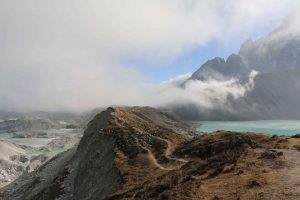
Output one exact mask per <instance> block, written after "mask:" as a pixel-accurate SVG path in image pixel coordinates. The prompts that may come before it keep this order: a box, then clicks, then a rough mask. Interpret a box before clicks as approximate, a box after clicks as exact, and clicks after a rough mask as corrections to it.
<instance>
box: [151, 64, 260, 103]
mask: <svg viewBox="0 0 300 200" xmlns="http://www.w3.org/2000/svg"><path fill="white" fill-rule="evenodd" d="M258 73H259V72H257V71H255V70H252V71H251V72H250V74H249V76H248V81H247V82H246V83H243V84H242V83H241V81H240V80H238V79H235V78H231V79H229V80H225V81H223V80H216V79H212V78H209V79H207V80H205V81H201V80H188V78H189V77H190V76H188V75H183V76H179V77H178V78H177V79H172V80H170V81H168V82H164V83H162V84H161V85H160V86H158V87H156V88H155V89H154V90H153V91H152V94H155V95H153V98H152V99H151V102H152V103H156V105H157V106H163V105H172V104H186V103H187V104H190V103H192V104H194V105H197V106H198V107H201V108H203V109H211V108H216V107H224V106H227V108H228V109H230V107H228V98H233V99H238V98H240V97H243V96H244V95H245V94H246V93H247V92H249V91H251V90H252V89H253V88H254V86H255V83H254V79H255V77H256V76H257V75H258ZM183 82H185V84H184V87H178V86H179V85H182V83H183ZM225 108H226V107H225Z"/></svg>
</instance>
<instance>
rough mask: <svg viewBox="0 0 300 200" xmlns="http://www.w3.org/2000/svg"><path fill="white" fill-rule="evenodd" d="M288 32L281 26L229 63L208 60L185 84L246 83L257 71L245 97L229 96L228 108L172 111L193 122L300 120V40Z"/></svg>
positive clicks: (177, 107)
mask: <svg viewBox="0 0 300 200" xmlns="http://www.w3.org/2000/svg"><path fill="white" fill-rule="evenodd" d="M287 29H288V28H287V27H286V26H281V27H279V28H278V29H276V30H275V31H273V32H272V33H270V34H269V35H267V36H266V37H263V38H261V39H258V40H255V41H252V40H248V41H246V42H245V43H244V44H243V45H242V46H241V48H240V51H239V52H238V54H232V55H231V56H229V57H228V59H227V60H224V59H223V58H219V57H216V58H214V59H212V60H209V61H207V62H206V63H204V64H203V65H202V66H201V67H200V68H199V69H198V70H197V71H196V72H195V73H193V74H192V76H191V77H190V78H189V79H188V80H187V82H186V83H188V82H190V81H195V80H200V81H207V80H209V79H214V80H218V81H226V80H230V79H237V80H239V82H240V83H241V84H243V83H245V82H246V81H247V80H248V76H249V74H250V73H251V72H252V71H254V70H255V71H256V72H258V75H257V76H256V77H255V78H254V87H253V89H251V90H250V91H248V92H247V93H246V94H245V95H244V96H243V97H241V98H238V99H235V98H232V97H231V96H230V95H229V96H228V98H227V101H226V105H225V106H224V105H217V104H216V105H214V107H213V108H210V109H205V108H203V107H199V106H197V104H195V103H190V104H175V105H172V106H171V108H172V109H173V111H175V112H176V113H178V114H180V115H181V116H183V117H184V118H187V119H191V120H199V119H200V120H231V119H232V120H236V119H237V120H257V119H300V106H299V102H300V87H299V85H300V79H299V76H300V37H299V34H291V33H290V34H288V33H286V32H287Z"/></svg>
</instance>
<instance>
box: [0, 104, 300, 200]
mask: <svg viewBox="0 0 300 200" xmlns="http://www.w3.org/2000/svg"><path fill="white" fill-rule="evenodd" d="M299 150H300V139H299V137H298V136H295V137H294V138H292V137H279V136H273V137H272V136H268V135H263V134H255V133H245V134H242V133H234V132H216V133H212V134H207V135H202V136H199V135H195V133H194V130H193V127H192V126H191V125H190V124H187V123H185V122H183V121H181V120H180V119H178V118H177V117H176V116H174V115H173V114H170V113H165V112H160V111H158V110H155V109H152V108H149V107H132V108H108V109H107V110H106V111H104V112H102V113H100V114H98V115H96V116H95V117H94V119H93V120H92V121H91V122H90V123H89V125H88V127H87V129H86V131H85V133H84V136H83V138H82V139H81V141H80V143H79V145H78V147H75V148H73V149H70V150H69V151H67V152H64V153H62V154H59V155H58V156H56V157H54V158H52V159H51V160H49V161H48V162H47V163H45V164H44V165H43V166H41V167H40V168H38V169H37V170H36V171H34V172H32V173H28V174H24V175H23V176H21V177H20V178H19V179H17V180H16V181H15V182H13V183H12V184H10V185H8V186H6V187H4V188H2V189H1V190H0V199H4V200H8V199H15V200H18V199H20V200H21V199H22V200H23V199H28V200H31V199H32V200H33V199H34V200H36V199H43V200H48V199H49V200H50V199H61V200H62V199H74V200H96V199H97V200H99V199H234V200H236V199H299V197H300V186H299V181H300V177H299V174H300V167H299V166H300V165H299V164H300V159H299V158H300V151H299Z"/></svg>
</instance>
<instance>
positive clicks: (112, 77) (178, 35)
mask: <svg viewBox="0 0 300 200" xmlns="http://www.w3.org/2000/svg"><path fill="white" fill-rule="evenodd" d="M299 4H300V2H299V3H297V1H294V0H278V1H276V2H274V1H271V0H266V1H259V0H254V1H251V4H249V1H247V0H239V1H237V0H236V1H234V0H229V1H219V0H209V1H208V0H207V1H196V0H181V1H180V0H166V1H160V0H153V1H146V0H131V1H123V0H101V1H96V0H88V1H79V0H72V1H71V0H52V1H35V0H27V1H23V0H15V1H11V0H0V27H1V31H0V56H1V59H0V97H1V98H0V110H1V109H4V110H62V109H63V110H84V109H90V108H93V107H96V106H105V105H110V104H127V105H144V104H145V103H146V102H147V101H148V99H149V95H145V92H144V91H145V88H144V87H145V85H144V76H145V75H143V74H141V72H140V71H141V69H140V68H134V67H132V66H129V64H128V63H126V59H128V58H131V57H143V58H146V59H148V60H155V61H163V60H165V59H174V58H176V57H177V56H178V55H180V54H181V53H183V52H185V51H186V50H190V49H193V48H195V47H198V46H201V45H204V44H206V43H207V42H209V41H212V40H219V41H234V39H235V38H236V37H241V35H250V34H251V33H252V32H253V30H254V29H259V28H262V27H264V26H265V25H266V23H273V22H274V21H275V22H276V21H279V20H281V19H282V18H283V17H284V16H285V15H286V14H288V13H290V12H291V11H292V10H294V8H296V7H297V6H298V5H299ZM200 64H201V63H199V65H200ZM141 68H142V66H141ZM158 73H159V71H158ZM207 84H208V83H202V85H200V86H199V87H203V88H205V87H208V86H207ZM210 84H212V85H214V84H216V83H215V82H213V81H211V83H210ZM232 84H234V81H233V82H232V80H231V82H230V81H229V82H224V83H223V84H222V86H217V85H215V87H216V88H218V87H220V88H219V89H226V87H227V86H230V85H232ZM196 85H197V84H196V83H195V84H192V83H191V86H189V88H190V90H191V92H196V93H197V92H198V90H197V89H196ZM197 87H198V86H197ZM223 87H225V88H223ZM149 90H152V89H149ZM194 90H197V91H194ZM146 91H147V90H146ZM147 93H148V92H147ZM187 95H193V94H187ZM150 96H151V95H150ZM191 98H193V97H191Z"/></svg>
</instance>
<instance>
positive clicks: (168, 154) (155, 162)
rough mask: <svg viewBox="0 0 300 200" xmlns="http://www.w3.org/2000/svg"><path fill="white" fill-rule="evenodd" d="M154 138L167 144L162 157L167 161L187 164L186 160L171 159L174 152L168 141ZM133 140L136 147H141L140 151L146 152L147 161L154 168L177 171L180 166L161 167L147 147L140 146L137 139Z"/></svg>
mask: <svg viewBox="0 0 300 200" xmlns="http://www.w3.org/2000/svg"><path fill="white" fill-rule="evenodd" d="M155 138H157V139H159V140H162V141H164V142H166V143H167V149H166V150H165V153H164V155H165V156H166V157H167V158H168V159H170V160H175V161H179V162H182V163H187V162H188V161H187V160H184V159H180V158H176V157H172V156H171V155H172V153H173V151H174V146H173V144H172V143H171V142H170V141H169V140H166V139H163V138H160V137H155ZM135 140H136V143H137V145H138V146H139V147H141V148H142V149H144V150H146V151H147V152H148V156H149V159H150V160H151V162H152V163H153V164H154V165H155V166H156V167H158V168H159V169H162V170H174V169H178V167H180V166H181V165H179V166H175V167H164V166H162V165H161V164H159V163H158V161H157V159H156V158H155V156H154V154H153V153H152V151H151V150H150V149H149V148H147V147H145V146H143V145H141V144H140V142H139V140H138V139H137V138H136V139H135Z"/></svg>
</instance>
